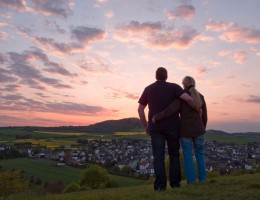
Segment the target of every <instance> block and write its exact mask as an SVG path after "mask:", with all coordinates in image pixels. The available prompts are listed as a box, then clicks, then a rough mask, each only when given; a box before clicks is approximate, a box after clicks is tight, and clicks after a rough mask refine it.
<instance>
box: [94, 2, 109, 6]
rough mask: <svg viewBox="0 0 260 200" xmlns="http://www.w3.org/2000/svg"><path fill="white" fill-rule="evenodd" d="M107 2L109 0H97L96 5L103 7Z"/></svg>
mask: <svg viewBox="0 0 260 200" xmlns="http://www.w3.org/2000/svg"><path fill="white" fill-rule="evenodd" d="M107 2H108V0H95V4H94V7H101V6H102V5H104V4H105V3H107Z"/></svg>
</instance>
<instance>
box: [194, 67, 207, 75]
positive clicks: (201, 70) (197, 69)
mask: <svg viewBox="0 0 260 200" xmlns="http://www.w3.org/2000/svg"><path fill="white" fill-rule="evenodd" d="M208 70H209V69H208V68H206V67H203V66H198V67H195V72H196V74H197V75H198V76H200V75H202V74H204V73H206V72H208Z"/></svg>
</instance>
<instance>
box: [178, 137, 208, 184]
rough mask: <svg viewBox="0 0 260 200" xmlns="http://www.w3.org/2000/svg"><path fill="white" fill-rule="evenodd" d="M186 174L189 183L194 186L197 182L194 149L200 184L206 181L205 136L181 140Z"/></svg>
mask: <svg viewBox="0 0 260 200" xmlns="http://www.w3.org/2000/svg"><path fill="white" fill-rule="evenodd" d="M181 145H182V152H183V161H184V172H185V175H186V179H187V183H188V184H192V183H195V182H196V170H195V166H194V160H193V147H194V152H195V157H196V161H197V168H198V179H199V181H200V182H204V181H206V179H207V177H206V166H205V160H204V135H202V136H199V137H192V138H184V137H182V138H181Z"/></svg>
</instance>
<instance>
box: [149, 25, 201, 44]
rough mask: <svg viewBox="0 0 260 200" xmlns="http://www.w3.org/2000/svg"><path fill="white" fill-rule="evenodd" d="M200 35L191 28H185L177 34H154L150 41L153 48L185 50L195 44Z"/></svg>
mask: <svg viewBox="0 0 260 200" xmlns="http://www.w3.org/2000/svg"><path fill="white" fill-rule="evenodd" d="M198 36H200V33H199V32H198V31H197V30H196V29H193V28H191V27H185V28H183V29H181V30H178V31H176V32H163V33H154V34H152V36H151V37H150V39H149V43H150V45H151V46H153V47H158V48H176V49H185V48H188V47H190V46H192V45H193V44H194V43H195V39H196V38H197V37H198Z"/></svg>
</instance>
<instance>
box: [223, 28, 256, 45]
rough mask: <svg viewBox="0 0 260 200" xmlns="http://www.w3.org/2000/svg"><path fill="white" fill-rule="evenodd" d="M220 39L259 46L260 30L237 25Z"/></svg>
mask: <svg viewBox="0 0 260 200" xmlns="http://www.w3.org/2000/svg"><path fill="white" fill-rule="evenodd" d="M219 38H220V39H221V40H223V41H226V42H242V43H251V44H259V43H260V30H259V29H255V28H241V27H239V26H237V25H234V26H232V27H231V28H230V29H228V30H227V31H225V32H224V33H222V34H221V35H220V36H219Z"/></svg>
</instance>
